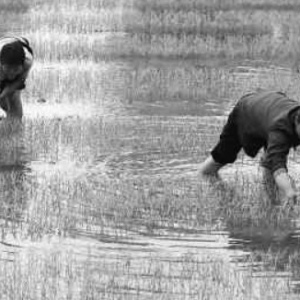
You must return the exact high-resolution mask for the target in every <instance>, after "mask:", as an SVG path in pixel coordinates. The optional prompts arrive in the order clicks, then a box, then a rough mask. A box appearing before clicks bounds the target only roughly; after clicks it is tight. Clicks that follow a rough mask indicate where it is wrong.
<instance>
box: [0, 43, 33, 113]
mask: <svg viewBox="0 0 300 300" xmlns="http://www.w3.org/2000/svg"><path fill="white" fill-rule="evenodd" d="M32 64H33V51H32V48H31V47H30V45H29V42H28V40H27V39H26V38H23V37H4V38H1V39H0V107H1V108H2V109H3V110H4V111H5V112H6V114H7V116H8V117H17V118H22V116H23V107H22V102H21V90H23V89H24V88H25V81H26V79H27V76H28V73H29V71H30V69H31V67H32Z"/></svg>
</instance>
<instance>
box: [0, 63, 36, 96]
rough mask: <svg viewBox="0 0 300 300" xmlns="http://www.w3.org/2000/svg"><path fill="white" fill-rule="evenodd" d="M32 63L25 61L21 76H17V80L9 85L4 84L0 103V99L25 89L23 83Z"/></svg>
mask: <svg viewBox="0 0 300 300" xmlns="http://www.w3.org/2000/svg"><path fill="white" fill-rule="evenodd" d="M32 64H33V61H32V60H31V59H26V60H25V62H24V67H23V68H24V70H23V72H22V74H20V75H19V76H17V78H16V79H15V80H13V81H11V82H9V83H7V84H6V86H5V88H4V89H3V91H2V92H1V94H0V101H1V99H3V98H5V97H7V96H9V95H10V94H12V93H14V92H15V91H17V90H21V89H23V88H25V81H26V78H27V76H28V73H29V71H30V69H31V67H32Z"/></svg>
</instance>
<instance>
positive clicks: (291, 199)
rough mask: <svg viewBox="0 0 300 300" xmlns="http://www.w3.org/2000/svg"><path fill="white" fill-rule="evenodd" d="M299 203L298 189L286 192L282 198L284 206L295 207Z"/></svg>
mask: <svg viewBox="0 0 300 300" xmlns="http://www.w3.org/2000/svg"><path fill="white" fill-rule="evenodd" d="M297 203H298V194H297V192H296V191H290V192H289V193H288V194H286V195H285V196H284V197H283V199H282V202H281V204H282V206H283V208H286V207H293V206H294V205H296V204H297Z"/></svg>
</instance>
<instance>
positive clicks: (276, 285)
mask: <svg viewBox="0 0 300 300" xmlns="http://www.w3.org/2000/svg"><path fill="white" fill-rule="evenodd" d="M50 253H51V254H50V255H45V254H42V253H40V252H39V251H38V252H36V253H35V252H32V253H30V254H29V255H28V256H26V258H25V257H23V255H24V254H23V253H22V252H21V253H20V255H16V258H17V259H16V260H15V262H14V263H12V265H11V264H9V263H4V264H2V265H1V268H0V277H1V279H2V280H1V286H2V288H3V290H5V293H3V294H2V295H3V297H4V298H3V299H15V300H18V299H45V298H47V299H57V297H59V298H60V299H78V297H80V299H99V297H101V298H105V299H115V298H116V297H117V299H149V297H152V296H153V295H155V297H156V298H158V299H187V298H188V299H220V298H222V299H232V296H233V295H234V297H236V298H237V299H239V298H243V299H255V298H258V299H260V298H261V297H272V299H285V298H284V297H286V296H287V293H288V292H289V291H290V289H291V287H290V285H289V282H288V280H287V279H286V278H284V277H283V278H281V279H278V278H274V277H272V274H273V272H272V270H270V272H269V274H270V276H266V277H264V278H262V279H260V281H259V283H258V282H256V281H255V278H253V277H252V275H253V273H252V270H248V271H241V270H239V271H238V270H235V269H234V268H232V267H231V266H230V265H229V264H228V263H226V262H223V261H221V260H215V261H210V260H205V259H202V260H201V259H199V258H197V257H195V256H194V255H192V254H190V255H189V254H187V255H185V256H183V257H180V259H177V260H173V259H172V258H169V259H167V260H166V261H157V260H156V259H155V258H152V257H148V258H147V259H145V258H144V259H143V263H142V264H141V262H139V259H135V258H130V259H128V260H127V261H126V263H124V262H123V261H119V260H118V259H117V260H116V261H101V262H99V261H98V260H96V259H97V250H93V249H90V250H89V253H90V255H89V256H88V258H87V259H86V260H81V259H80V257H79V256H78V255H76V253H75V252H73V251H66V252H61V251H59V250H58V251H53V250H50ZM24 258H25V260H24ZM95 263H96V264H95ZM37 279H38V280H37Z"/></svg>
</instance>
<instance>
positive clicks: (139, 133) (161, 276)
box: [0, 0, 300, 299]
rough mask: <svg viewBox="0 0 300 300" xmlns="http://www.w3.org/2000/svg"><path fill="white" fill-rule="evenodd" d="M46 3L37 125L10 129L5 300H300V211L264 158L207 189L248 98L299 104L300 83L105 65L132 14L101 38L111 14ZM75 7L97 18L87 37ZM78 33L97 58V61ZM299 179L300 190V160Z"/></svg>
mask: <svg viewBox="0 0 300 300" xmlns="http://www.w3.org/2000/svg"><path fill="white" fill-rule="evenodd" d="M46 2H47V1H46V0H44V1H39V3H36V6H35V7H34V8H30V9H28V11H27V12H26V14H25V15H24V16H23V17H24V18H25V20H27V22H28V23H26V24H27V25H26V26H25V27H24V28H23V29H22V30H23V33H24V34H26V35H28V36H29V37H31V39H32V40H33V44H34V45H35V47H36V49H37V59H36V60H37V61H36V63H35V67H34V69H33V70H32V72H31V74H30V79H29V80H28V84H27V90H26V91H25V92H24V93H23V94H24V95H23V98H24V115H25V117H24V120H23V122H22V123H19V122H12V121H9V120H6V119H5V118H3V119H2V120H1V121H0V132H1V140H0V185H1V189H0V199H1V202H0V234H1V241H0V259H1V264H0V294H1V299H154V298H157V299H298V297H299V292H300V272H299V267H300V264H299V236H300V231H299V228H300V224H299V215H300V212H299V209H298V207H297V206H295V207H294V209H293V210H288V209H281V208H280V207H273V206H271V205H270V200H269V199H268V198H267V196H266V194H265V189H264V185H265V183H264V181H263V179H262V170H261V168H260V167H259V166H258V161H259V158H257V159H255V160H251V159H249V158H247V157H245V156H244V155H243V154H242V153H241V155H240V157H239V159H238V161H237V162H236V164H234V165H232V166H228V167H226V168H224V170H222V172H221V178H222V181H214V182H209V181H205V180H203V179H202V178H200V177H199V175H198V167H199V163H201V162H202V160H203V159H204V158H205V157H206V156H207V155H208V153H209V151H210V149H211V148H212V147H213V146H214V144H215V143H216V141H217V140H218V135H219V132H220V130H221V128H222V126H223V124H224V122H225V120H226V116H227V114H228V113H229V111H230V109H231V108H232V106H233V105H234V103H235V102H236V101H237V100H238V98H239V97H240V96H241V95H242V94H244V93H246V92H249V91H252V90H256V89H260V88H266V89H274V90H281V91H285V92H287V93H288V94H289V95H291V96H292V97H296V98H297V96H298V94H299V93H298V92H299V88H298V83H299V80H300V78H299V74H298V73H297V72H296V70H295V69H294V68H292V67H290V66H282V64H276V63H274V62H271V63H270V62H267V61H264V60H258V59H256V60H253V59H252V60H251V59H248V58H244V59H239V60H233V61H232V60H231V61H230V63H226V64H224V63H220V62H219V61H218V60H214V61H213V60H209V61H207V63H205V61H203V60H202V61H201V60H197V59H180V60H174V59H173V60H171V59H168V58H162V57H156V56H155V57H154V58H153V59H151V58H149V57H146V58H141V57H140V56H137V57H134V56H130V57H127V58H124V57H123V58H122V57H121V58H120V57H118V58H117V59H111V58H110V59H107V60H105V59H103V57H101V59H99V60H95V61H94V60H93V59H94V57H93V55H94V52H92V51H91V49H94V48H93V47H92V46H91V48H89V47H90V45H93V43H94V42H95V41H96V42H97V43H96V44H97V46H99V45H102V46H103V47H108V49H112V48H113V47H117V46H116V45H118V44H120V43H121V42H120V41H122V42H124V40H125V41H126V43H131V42H132V40H131V37H132V36H130V34H129V33H126V32H125V33H124V32H122V34H120V33H118V30H119V31H120V26H121V25H122V24H123V23H124V20H126V14H125V12H126V6H125V8H124V3H123V2H122V1H119V2H120V4H118V5H115V6H113V7H112V8H111V7H109V10H108V12H107V11H106V13H104V16H105V17H104V19H105V22H103V21H102V22H103V23H102V27H101V30H103V31H109V30H111V28H109V27H108V28H106V27H105V26H104V25H103V24H104V23H105V24H109V22H112V24H113V25H114V26H115V27H114V30H112V32H110V33H107V32H105V35H102V34H100V35H99V36H98V34H95V35H88V36H87V35H84V34H85V33H90V32H91V31H93V32H95V30H96V29H97V28H98V27H97V26H98V25H97V26H96V25H95V24H94V23H95V22H98V21H99V20H98V19H97V18H96V17H95V13H93V14H92V15H90V13H91V12H90V10H91V8H95V9H99V7H98V6H97V5H98V4H97V2H96V1H95V2H93V1H89V2H88V4H87V5H86V6H84V4H83V2H82V3H81V2H80V1H77V2H76V5H74V4H70V3H69V2H68V1H66V4H65V5H60V4H59V2H57V3H56V1H54V2H53V3H52V4H51V5H53V8H52V10H51V9H50V8H49V7H51V5H50V4H49V7H48V6H46V8H47V9H49V11H47V10H45V7H44V6H43V5H45V3H46ZM102 2H103V3H102ZM102 2H101V3H102V4H103V5H105V3H106V2H105V1H102ZM115 2H116V3H117V2H118V1H115ZM115 2H114V3H115ZM131 5H134V4H133V3H131ZM82 6H84V9H82ZM70 7H73V13H74V12H78V11H81V13H80V14H79V15H78V20H77V21H78V23H76V24H77V25H76V26H73V27H72V26H67V25H64V24H67V23H65V22H64V20H69V21H70V20H71V19H68V18H70V17H71V15H72V11H70V12H68V13H67V12H66V10H67V9H69V8H70ZM58 8H59V9H58ZM101 9H102V8H101ZM127 9H128V7H127ZM153 9H154V8H153ZM185 9H187V8H186V7H185ZM55 10H57V14H55V13H54V11H55ZM124 10H125V12H124ZM46 12H49V13H46ZM101 12H102V11H101ZM103 12H105V11H103ZM129 12H130V14H129V15H130V16H132V15H134V14H133V10H132V7H131V8H130V11H129ZM22 13H23V12H22ZM124 16H125V17H124ZM54 17H55V18H56V19H53V18H54ZM73 17H74V15H73ZM64 18H67V19H64ZM90 18H92V19H93V20H94V21H93V22H91V24H94V25H93V26H92V25H91V26H90V27H89V26H87V25H86V26H84V24H85V23H84V22H83V20H88V19H90ZM127 18H128V16H127ZM37 19H38V22H39V23H41V22H42V23H43V22H44V23H43V24H44V28H43V27H42V28H39V29H38V30H36V31H34V30H35V28H34V27H33V25H34V24H36V23H35V22H36V21H37ZM28 20H30V22H31V23H30V22H29V21H28ZM53 20H55V26H57V27H58V28H56V27H55V28H54V29H53V31H51V29H50V27H47V26H48V25H49V24H48V23H51V22H54V21H53ZM72 20H73V19H72ZM80 21H81V22H82V23H80ZM113 21H114V22H113ZM70 22H71V21H70ZM30 24H31V25H30ZM68 24H69V23H68ZM78 24H79V25H78ZM80 24H81V25H80ZM27 26H28V28H27ZM30 26H32V28H31V27H30ZM65 26H66V27H65ZM95 26H96V27H97V28H96V27H95ZM99 26H100V25H99ZM59 29H63V30H62V32H57V31H58V30H59ZM47 30H48V31H49V32H48V35H47V34H45V32H46V33H47ZM97 30H98V29H97ZM77 33H80V34H83V38H84V39H87V40H88V41H89V43H90V44H85V46H86V48H85V49H84V50H82V52H81V50H80V49H79V50H78V49H77V52H76V51H74V49H73V48H72V47H73V46H74V45H75V43H74V40H72V39H71V35H72V34H73V35H74V36H75V37H76V38H78V41H79V40H80V39H79V37H78V35H77ZM44 34H45V36H44V40H43V43H42V42H41V41H40V40H39V39H41V35H44ZM103 34H104V33H103ZM52 36H57V39H56V40H55V41H54V40H53V39H52V38H51V37H52ZM70 40H72V41H71V42H70ZM45 41H46V42H47V43H44V42H45ZM48 42H49V43H48ZM81 42H82V41H81V40H80V42H79V44H80V43H81ZM51 43H52V44H51ZM72 43H74V45H73V44H72ZM70 45H71V46H72V45H73V46H72V47H70ZM80 45H81V44H80ZM47 46H48V47H49V49H48V48H47ZM55 47H56V48H55ZM64 47H65V48H64ZM60 51H61V52H60ZM68 51H70V52H72V51H73V52H74V53H70V56H71V59H70V57H67V59H65V57H64V55H66V53H67V52H68ZM88 51H91V53H92V54H91V57H92V59H90V58H91V57H88V58H89V59H86V58H85V57H84V55H88V54H87V52H88ZM124 51H125V49H124ZM44 52H45V54H43V53H44ZM75 52H76V53H75ZM80 53H81V54H82V56H80ZM51 55H57V57H55V58H53V57H52V56H51ZM59 55H61V56H62V57H60V56H59ZM76 55H78V56H76ZM3 116H4V113H3ZM289 164H290V166H289V167H290V172H291V174H292V176H293V177H294V178H295V180H296V185H297V186H299V155H298V157H297V152H295V153H294V152H292V153H291V156H290V162H289Z"/></svg>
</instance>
